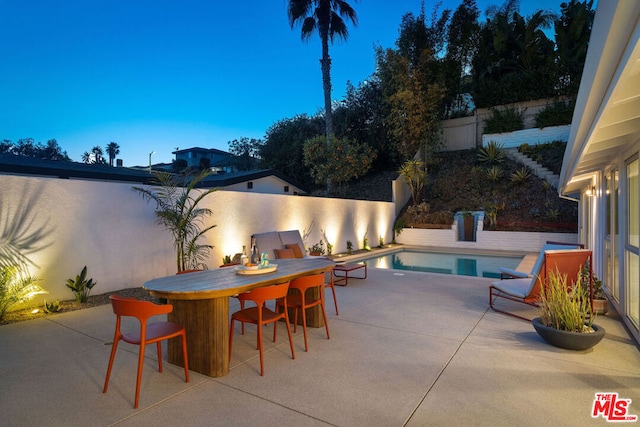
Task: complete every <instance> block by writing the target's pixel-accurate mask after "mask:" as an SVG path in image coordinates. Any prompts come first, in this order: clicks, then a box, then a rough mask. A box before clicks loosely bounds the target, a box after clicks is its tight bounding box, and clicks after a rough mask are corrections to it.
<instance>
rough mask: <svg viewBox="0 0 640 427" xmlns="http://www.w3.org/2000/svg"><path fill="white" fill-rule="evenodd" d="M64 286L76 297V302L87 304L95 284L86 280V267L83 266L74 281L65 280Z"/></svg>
mask: <svg viewBox="0 0 640 427" xmlns="http://www.w3.org/2000/svg"><path fill="white" fill-rule="evenodd" d="M66 285H67V288H69V289H71V291H72V292H73V294H74V295H75V296H76V301H77V302H87V300H88V299H89V294H90V293H91V289H93V287H94V286H95V285H97V282H94V281H93V279H87V266H86V265H85V266H84V268H83V269H82V271H81V272H80V274H77V275H76V277H75V279H67V283H66Z"/></svg>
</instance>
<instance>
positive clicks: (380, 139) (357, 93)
mask: <svg viewBox="0 0 640 427" xmlns="http://www.w3.org/2000/svg"><path fill="white" fill-rule="evenodd" d="M386 111H387V105H386V103H385V101H384V97H383V93H382V86H381V83H380V79H379V78H378V77H377V76H376V75H375V74H374V75H372V76H370V77H368V78H367V79H366V80H365V81H364V82H362V83H360V84H359V85H358V87H357V88H356V87H354V86H353V85H352V84H351V83H350V82H347V93H346V95H345V97H344V99H342V100H341V101H340V102H339V103H338V104H337V106H336V108H335V110H334V116H333V118H334V126H335V132H336V133H335V135H336V136H337V137H344V138H348V139H351V140H354V141H359V142H363V143H366V144H367V145H368V146H369V147H371V149H372V150H373V151H375V152H376V153H377V156H376V158H375V160H374V162H373V164H372V169H374V170H377V171H386V170H396V169H397V168H398V166H399V165H400V163H401V158H400V155H399V153H398V151H397V150H396V149H395V148H396V147H395V145H394V144H393V141H392V139H391V136H390V133H389V129H388V126H387V125H386V123H385V119H386V116H387V112H386Z"/></svg>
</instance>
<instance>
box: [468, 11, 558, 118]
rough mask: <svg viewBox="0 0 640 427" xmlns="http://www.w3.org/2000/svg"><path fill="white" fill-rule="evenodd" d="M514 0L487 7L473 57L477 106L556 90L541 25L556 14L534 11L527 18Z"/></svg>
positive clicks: (549, 48)
mask: <svg viewBox="0 0 640 427" xmlns="http://www.w3.org/2000/svg"><path fill="white" fill-rule="evenodd" d="M518 10H519V3H518V1H517V0H507V1H506V2H505V3H504V4H503V5H502V6H501V7H497V6H493V7H490V8H489V9H488V10H487V16H488V19H487V22H486V23H485V24H483V25H482V26H481V29H480V33H479V43H478V50H477V52H476V55H475V57H474V59H473V79H472V81H473V91H472V93H473V100H474V103H475V105H476V107H491V106H494V105H501V104H505V103H511V102H518V101H527V100H531V99H538V98H545V97H552V96H554V95H555V93H556V86H557V76H556V73H555V72H554V70H555V64H554V43H553V41H551V40H549V39H548V38H547V36H546V35H545V33H544V31H543V29H545V28H549V27H550V26H551V24H552V23H553V21H554V15H553V14H552V13H550V12H546V11H538V12H536V13H534V14H533V15H531V16H530V17H528V18H526V19H525V18H524V17H522V16H521V15H520V14H519V13H518Z"/></svg>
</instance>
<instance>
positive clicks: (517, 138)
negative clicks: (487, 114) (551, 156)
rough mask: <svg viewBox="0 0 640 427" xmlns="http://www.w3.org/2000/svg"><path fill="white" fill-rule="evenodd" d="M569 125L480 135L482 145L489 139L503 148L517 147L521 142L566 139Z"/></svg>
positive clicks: (531, 142)
mask: <svg viewBox="0 0 640 427" xmlns="http://www.w3.org/2000/svg"><path fill="white" fill-rule="evenodd" d="M570 131H571V125H566V126H550V127H546V128H542V129H538V128H534V129H523V130H517V131H513V132H505V133H486V134H484V135H482V146H483V147H486V146H487V144H489V142H491V141H495V142H497V143H498V144H501V145H502V147H503V148H517V147H519V146H520V145H522V144H525V143H526V144H529V145H536V144H545V143H548V142H553V141H567V140H568V139H569V132H570Z"/></svg>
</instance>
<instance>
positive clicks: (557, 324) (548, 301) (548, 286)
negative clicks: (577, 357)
mask: <svg viewBox="0 0 640 427" xmlns="http://www.w3.org/2000/svg"><path fill="white" fill-rule="evenodd" d="M584 283H585V280H584V275H583V274H580V275H579V276H578V280H577V281H576V283H575V284H574V285H573V286H568V284H567V276H566V275H562V274H560V273H559V272H557V271H556V272H554V271H551V272H550V273H549V277H548V278H547V281H546V283H544V284H542V286H540V299H539V301H538V307H539V315H540V317H536V318H535V319H533V320H532V323H533V327H534V328H535V330H536V332H538V334H539V335H540V336H541V337H542V338H543V339H544V340H545V341H547V342H548V343H549V344H551V345H554V346H556V347H560V348H565V349H569V350H587V349H589V348H591V347H593V346H594V345H596V344H598V343H599V342H600V340H602V338H603V337H604V334H605V330H604V328H602V327H601V326H598V325H596V324H594V323H593V320H594V318H595V313H593V312H592V310H591V304H590V302H589V298H585V290H584ZM587 283H588V282H587Z"/></svg>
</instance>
